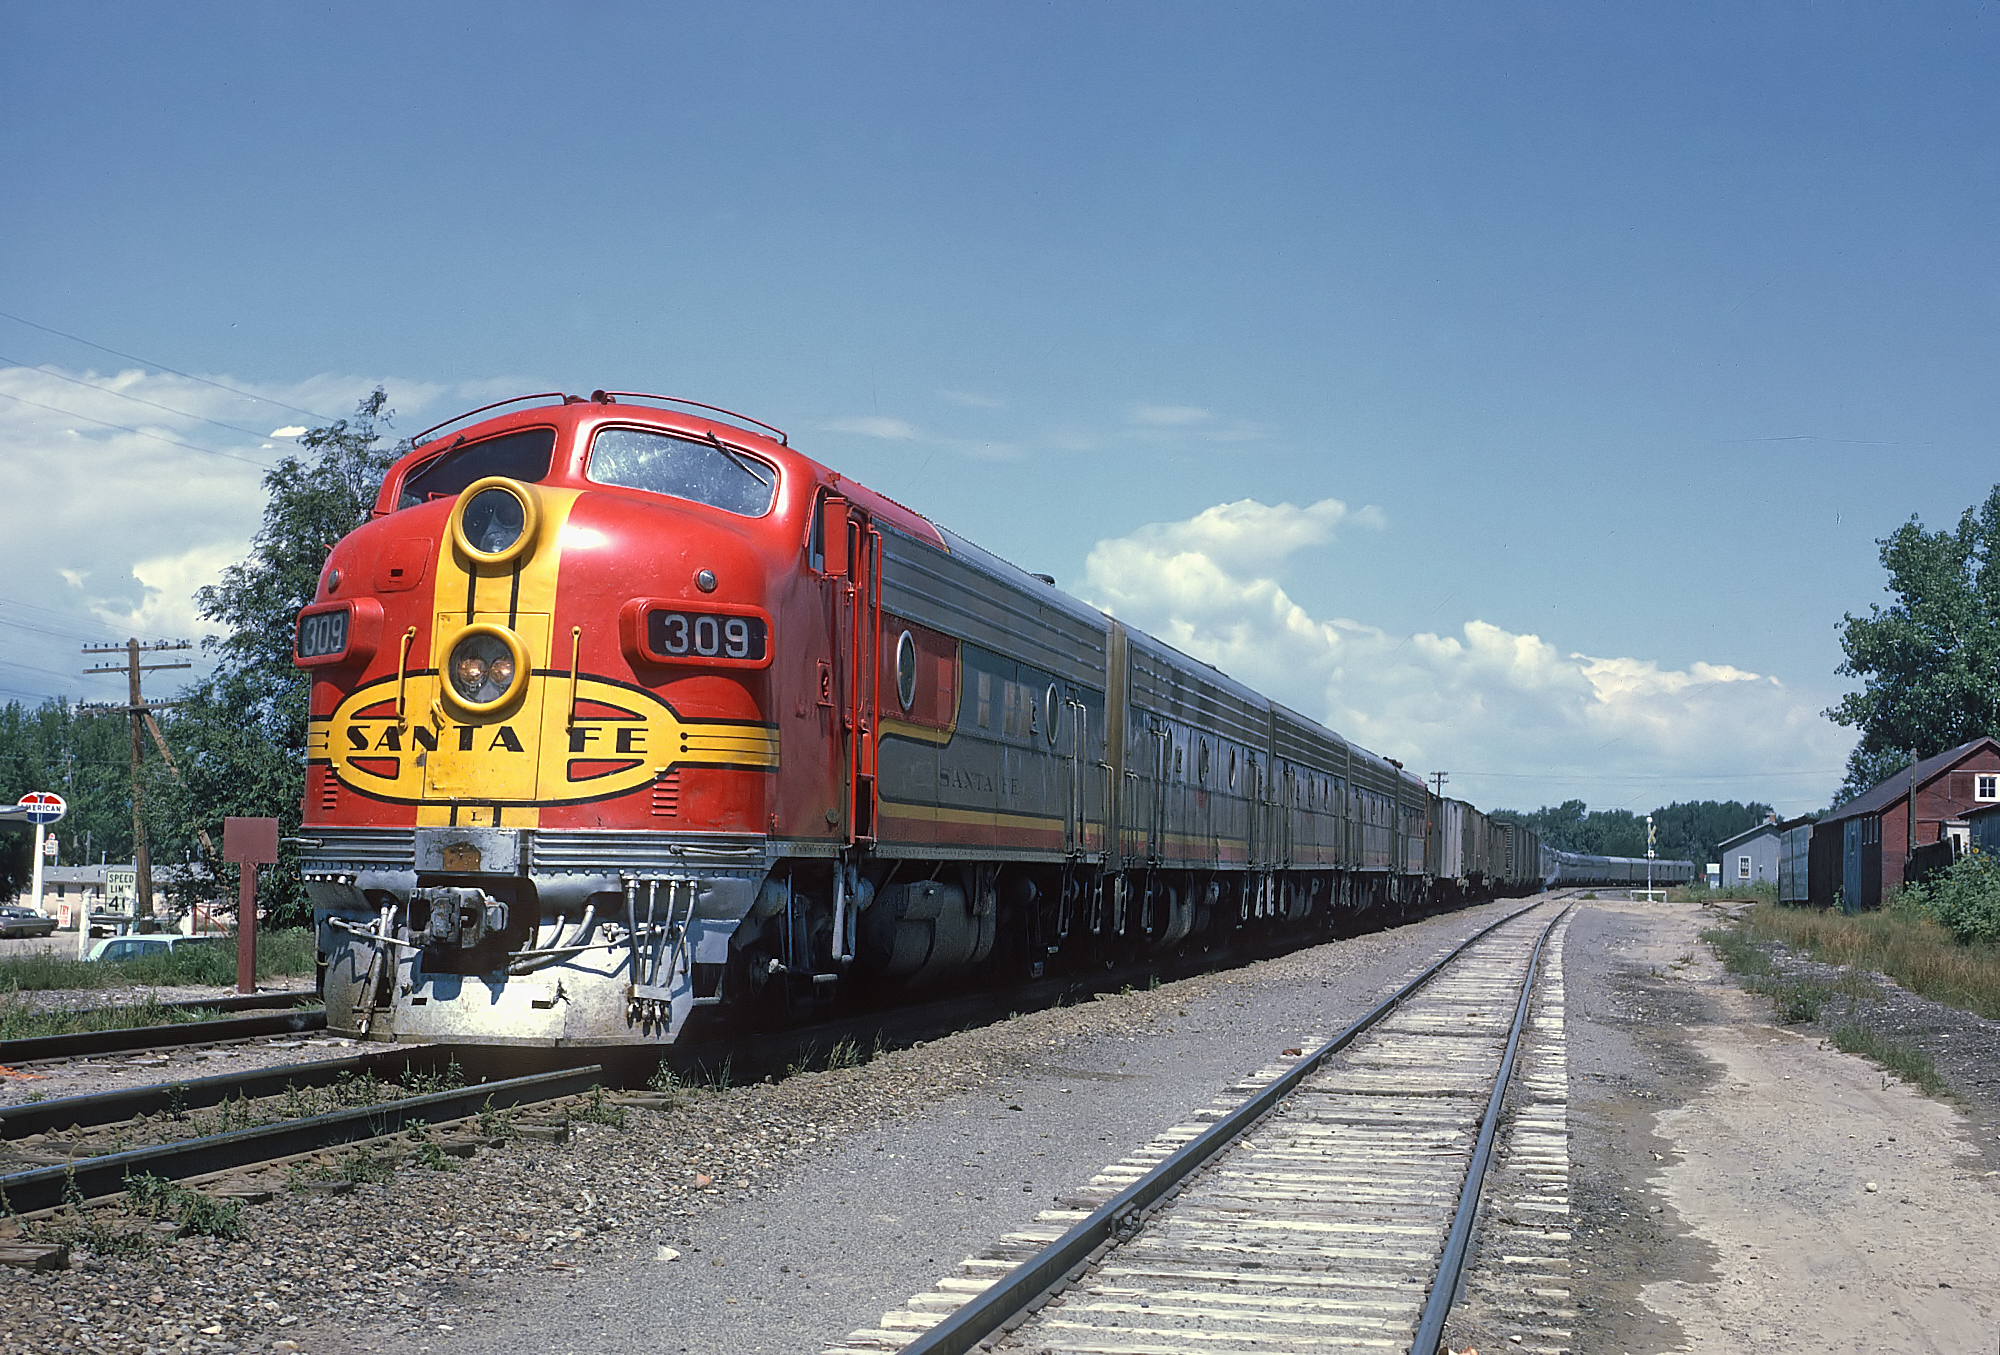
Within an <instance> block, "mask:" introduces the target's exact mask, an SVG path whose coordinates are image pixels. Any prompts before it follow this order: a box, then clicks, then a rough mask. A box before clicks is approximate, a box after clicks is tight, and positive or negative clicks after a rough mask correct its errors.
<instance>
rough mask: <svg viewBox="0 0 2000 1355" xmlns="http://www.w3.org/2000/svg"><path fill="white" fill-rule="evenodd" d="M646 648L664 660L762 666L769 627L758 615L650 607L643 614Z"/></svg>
mask: <svg viewBox="0 0 2000 1355" xmlns="http://www.w3.org/2000/svg"><path fill="white" fill-rule="evenodd" d="M646 649H647V652H648V653H649V654H650V655H651V657H653V658H655V659H659V660H662V661H664V662H667V663H687V662H713V663H740V664H755V665H762V664H764V663H766V662H767V661H769V659H770V657H771V628H770V625H769V623H768V622H766V621H765V620H764V618H763V617H761V616H745V615H739V614H734V613H725V612H696V611H685V610H678V609H677V610H672V611H669V610H666V609H664V608H659V609H652V610H649V611H647V613H646Z"/></svg>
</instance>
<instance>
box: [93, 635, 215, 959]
mask: <svg viewBox="0 0 2000 1355" xmlns="http://www.w3.org/2000/svg"><path fill="white" fill-rule="evenodd" d="M193 648H194V642H193V641H192V640H155V641H154V642H153V643H151V644H148V645H142V644H140V643H139V641H138V640H137V639H131V640H127V641H126V642H125V643H124V644H122V645H85V646H84V649H83V652H84V653H86V654H117V653H121V652H122V653H123V654H124V655H125V662H124V663H122V664H104V665H102V666H101V667H97V668H86V669H84V670H83V671H84V676H86V677H88V676H90V675H91V674H93V673H121V672H122V673H124V674H125V675H126V686H127V691H128V692H129V699H128V701H127V703H126V705H125V706H124V708H123V709H124V711H125V714H126V716H127V718H128V721H129V723H130V726H131V735H132V864H133V866H134V868H135V871H136V873H137V875H138V877H139V881H138V898H137V900H136V901H135V902H134V903H133V905H132V915H133V916H134V917H151V916H152V915H153V863H152V859H151V857H150V856H149V855H148V853H147V851H146V819H145V815H144V812H143V809H144V804H145V788H144V782H143V772H144V768H145V761H146V731H147V730H150V731H151V732H152V735H153V738H154V739H155V740H156V741H157V742H158V743H159V745H160V751H161V752H162V753H164V752H165V751H166V746H167V744H166V739H165V738H164V737H163V736H162V735H161V733H160V726H159V722H158V721H156V720H155V719H154V718H153V715H152V712H153V710H154V709H155V708H156V707H158V706H170V705H172V704H173V702H171V701H162V702H154V703H153V704H152V705H151V706H149V705H148V704H147V702H146V698H145V695H144V693H142V692H141V691H140V690H139V680H140V677H141V675H142V674H146V673H157V672H159V671H160V670H161V669H164V668H192V667H194V665H193V664H192V663H189V662H188V661H186V660H185V659H183V660H180V661H178V662H174V663H140V662H139V656H140V655H141V654H157V653H160V652H162V651H165V650H182V649H193ZM111 709H113V710H116V709H119V707H116V706H113V707H111ZM171 761H172V759H169V762H171ZM87 931H88V929H87V928H86V932H87Z"/></svg>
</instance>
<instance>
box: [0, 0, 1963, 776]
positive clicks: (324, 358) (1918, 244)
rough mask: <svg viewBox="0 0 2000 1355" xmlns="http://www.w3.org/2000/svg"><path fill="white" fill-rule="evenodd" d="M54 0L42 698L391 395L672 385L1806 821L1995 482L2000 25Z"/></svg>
mask: <svg viewBox="0 0 2000 1355" xmlns="http://www.w3.org/2000/svg"><path fill="white" fill-rule="evenodd" d="M0 22H4V23H5V25H6V30H5V31H6V32H7V33H8V34H9V38H10V40H9V42H7V43H6V44H4V45H0V71H4V73H5V75H6V77H7V78H6V79H5V80H4V81H0V109H4V110H5V111H4V126H5V127H6V129H7V134H6V136H5V139H4V141H0V155H4V156H5V161H4V164H5V169H6V173H7V178H8V182H9V183H10V184H13V185H15V186H16V191H15V192H14V193H12V194H11V195H10V196H9V198H8V200H7V201H5V202H4V203H0V233H4V234H0V239H4V240H5V242H6V244H7V245H8V246H9V248H8V249H7V257H8V259H9V260H10V266H9V267H8V269H7V274H6V281H5V284H4V285H0V439H4V442H0V445H4V446H6V447H7V448H8V452H7V454H6V456H5V457H4V458H0V492H4V494H5V495H6V502H8V504H9V505H10V509H9V519H10V529H9V531H8V532H6V533H5V534H4V535H5V538H6V539H5V540H4V541H0V563H4V564H5V566H6V577H7V583H6V584H5V585H4V586H0V700H7V699H20V700H27V701H32V700H35V699H37V698H39V697H41V696H43V695H61V696H65V697H76V698H82V699H112V698H115V697H116V696H117V695H118V694H119V693H117V692H115V691H112V690H111V688H110V686H109V685H107V684H110V683H111V682H112V681H113V680H110V679H105V678H89V679H86V678H83V677H82V676H80V675H79V670H80V669H81V668H82V667H84V666H86V665H85V663H84V662H83V656H81V655H80V654H78V653H77V650H78V649H79V648H80V647H81V646H82V645H84V644H92V643H111V642H117V641H120V640H123V639H124V638H125V636H126V635H127V634H130V633H135V632H136V633H138V634H140V635H141V636H142V637H145V638H150V637H151V636H152V635H154V634H163V635H174V636H193V635H197V634H198V633H199V631H198V630H197V629H196V628H195V618H194V616H193V611H192V605H191V598H192V594H193V591H194V590H195V589H196V588H198V587H199V586H200V585H201V584H203V583H205V582H210V581H213V579H214V578H215V577H216V575H217V574H218V572H219V571H220V569H221V568H223V567H224V566H226V565H227V564H228V563H230V562H231V561H233V560H235V559H238V558H241V556H242V554H243V552H244V549H245V547H246V544H247V542H248V539H249V536H250V534H251V533H252V532H254V530H255V529H256V525H257V518H258V512H259V509H260V507H261V491H260V489H259V486H258V479H259V476H260V475H261V474H262V471H263V469H264V468H267V467H268V466H269V465H271V464H272V463H273V461H274V459H275V458H276V457H277V456H279V455H282V454H284V453H285V452H286V451H289V450H292V449H293V448H294V447H295V446H296V444H295V443H293V442H292V441H291V437H292V436H294V435H295V434H294V433H293V431H292V430H296V429H299V428H302V427H305V426H311V425H313V424H315V423H318V422H321V421H323V420H325V419H328V418H336V417H340V416H343V415H345V414H347V413H349V412H351V410H352V408H353V406H354V403H355V402H356V401H357V400H358V399H360V398H361V397H362V396H364V395H365V394H366V393H367V391H368V390H370V389H372V388H373V387H374V386H375V385H376V384H378V383H379V384H381V385H383V386H384V387H385V388H386V389H387V390H388V391H389V393H390V398H391V404H392V405H393V406H394V407H395V409H396V411H397V416H396V421H395V425H394V431H395V432H396V433H397V434H407V433H410V432H414V431H416V430H417V429H419V428H422V427H423V426H425V425H427V424H429V423H432V422H435V421H436V420H438V419H442V418H445V417H448V416H450V415H451V414H454V413H456V412H458V411H459V410H460V409H463V408H467V407H470V406H472V405H476V404H480V403H483V402H485V401H486V400H491V399H498V398H504V397H506V396H509V395H514V394H520V393H524V392H527V391H533V390H550V389H566V390H571V391H579V392H588V391H589V390H591V389H594V388H598V387H606V388H613V389H617V388H624V389H638V390H658V391H663V392H664V393H668V394H678V395H685V396H689V397H691V398H694V399H699V400H705V401H709V402H712V403H714V404H718V405H723V406H727V407H731V408H736V409H740V410H742V411H744V412H745V413H747V414H750V415H753V416H755V417H757V418H759V419H765V420H768V421H769V422H771V423H774V424H778V425H780V426H782V427H786V428H787V429H788V430H789V431H790V432H791V434H792V437H793V442H794V444H795V445H797V446H799V447H800V448H801V450H803V451H805V452H807V453H808V454H809V455H812V456H814V457H816V458H817V459H819V460H821V461H824V462H826V463H828V464H829V465H833V466H835V467H837V468H839V469H841V470H842V471H843V473H848V474H851V475H853V476H854V477H855V478H857V479H860V480H862V481H863V482H864V483H867V484H869V485H870V486H872V487H873V488H875V489H877V490H879V491H881V492H883V493H886V494H888V495H890V496H892V497H894V498H896V499H898V500H900V501H902V502H905V503H908V504H909V505H910V506H911V507H913V508H915V509H917V510H918V511H920V512H924V513H926V514H927V515H928V516H931V517H933V518H934V519H935V520H937V521H939V522H941V523H943V524H945V525H947V526H950V527H952V528H953V529H954V530H957V531H960V532H962V533H964V534H965V535H966V536H968V537H969V538H971V539H972V540H974V541H977V542H979V543H980V544H982V545H984V546H986V547H988V548H989V549H992V550H994V551H996V552H997V553H999V554H1001V555H1003V556H1005V557H1006V558H1009V559H1011V560H1014V561H1015V562H1017V563H1019V564H1021V565H1022V566H1023V567H1025V568H1028V569H1030V570H1035V571H1039V572H1047V573H1052V574H1055V575H1056V576H1057V577H1058V579H1059V580H1060V582H1061V585H1062V586H1063V587H1064V588H1065V589H1066V590H1067V591H1070V592H1072V593H1074V594H1076V595H1077V596H1079V597H1082V598H1084V599H1085V600H1086V601H1089V602H1092V603H1093V604H1095V605H1099V606H1104V607H1106V608H1107V609H1109V610H1112V611H1114V612H1115V613H1116V614H1118V615H1119V616H1121V617H1122V618H1124V619H1126V620H1128V621H1129V622H1131V623H1132V624H1135V625H1138V626H1140V627H1141V628H1143V629H1146V630H1148V631H1150V632H1152V633H1154V634H1156V635H1159V636H1160V637H1161V638H1162V639H1164V640H1166V641H1167V642H1168V643H1171V644H1174V645H1176V646H1177V647H1179V648H1181V649H1183V650H1185V651H1187V652H1188V653H1190V654H1193V655H1194V656H1195V657H1197V658H1200V659H1203V660H1205V661H1208V662H1213V663H1216V664H1217V665H1218V666H1219V667H1222V668H1224V669H1225V670H1226V671H1229V672H1230V673H1232V675H1234V676H1236V677H1238V678H1239V679H1241V680H1243V681H1245V682H1248V683H1250V684H1251V685H1252V686H1255V687H1258V688H1259V689H1260V690H1263V691H1265V692H1267V693H1268V694H1270V695H1271V696H1273V697H1274V698H1275V699H1278V700H1281V701H1283V702H1285V704H1287V705H1289V706H1292V707H1293V708H1295V709H1298V710H1300V711H1302V712H1303V713H1305V714H1307V715H1310V716H1313V717H1314V718H1317V719H1321V720H1323V721H1325V722H1327V723H1328V724H1329V725H1331V726H1332V727H1333V728H1335V729H1337V730H1339V731H1341V732H1342V733H1343V734H1345V735H1347V736H1349V737H1352V738H1354V739H1356V740H1357V741H1358V742H1361V743H1362V744H1364V745H1366V746H1368V747H1370V748H1374V749H1376V750H1377V751H1380V752H1384V753H1388V754H1390V755H1393V756H1398V757H1403V758H1404V759H1405V760H1406V761H1409V762H1410V765H1411V766H1412V767H1413V768H1419V767H1420V768H1421V769H1422V770H1424V771H1431V770H1448V771H1449V772H1450V773H1451V781H1450V784H1449V790H1450V792H1451V793H1454V794H1459V795H1463V796H1465V797H1466V798H1469V799H1472V800H1473V801H1474V802H1476V803H1479V804H1482V805H1486V806H1494V805H1510V806H1512V807H1516V808H1522V809H1527V808H1533V807H1535V806H1536V805H1540V804H1556V803H1560V802H1561V801H1563V800H1565V799H1571V798H1578V799H1583V800H1585V801H1586V802H1588V803H1589V804H1590V805H1591V806H1592V807H1593V808H1607V809H1609V808H1628V809H1634V810H1638V811H1643V810H1645V809H1650V808H1652V807H1654V806H1655V805H1657V804H1664V803H1667V802H1669V801H1671V800H1677V799H1678V800H1690V799H1724V800H1726V799H1741V800H1746V801H1747V800H1762V801H1765V802H1768V803H1772V804H1774V805H1776V806H1777V807H1778V808H1779V809H1780V811H1781V812H1784V813H1788V814H1789V813H1795V812H1799V811H1803V810H1808V809H1815V808H1819V807H1821V806H1823V805H1826V804H1827V803H1829V801H1830V799H1831V796H1832V794H1833V792H1834V790H1835V788H1837V787H1838V785H1839V783H1840V780H1841V776H1842V770H1843V768H1842V764H1843V762H1844V759H1845V756H1846V753H1847V751H1848V749H1849V748H1850V747H1851V746H1852V743H1853V738H1854V736H1853V733H1852V731H1848V730H1844V729H1841V728H1840V727H1838V726H1834V725H1832V724H1831V723H1830V722H1828V721H1827V720H1825V719H1824V717H1823V716H1822V715H1821V714H1820V712H1821V711H1823V710H1824V709H1825V708H1826V707H1828V706H1830V705H1832V704H1833V703H1834V702H1835V701H1837V700H1838V699H1839V697H1840V695H1841V694H1842V693H1843V692H1844V691H1846V690H1849V688H1850V684H1849V683H1847V682H1846V681H1844V680H1842V679H1840V678H1839V677H1838V676H1837V675H1836V673H1835V672H1834V669H1835V666H1836V665H1837V664H1838V663H1839V661H1840V651H1839V646H1838V641H1837V634H1836V629H1835V628H1836V626H1837V624H1838V623H1839V621H1840V619H1841V615H1842V613H1843V612H1857V613H1858V612H1863V611H1865V610H1866V609H1867V607H1868V606H1869V605H1870V604H1871V603H1876V602H1882V601H1886V600H1887V599H1886V595H1885V594H1884V593H1883V590H1882V585H1883V574H1882V571H1881V568H1880V565H1879V563H1878V560H1877V556H1876V546H1875V542H1876V540H1877V539H1878V538H1880V537H1882V536H1885V535H1887V534H1888V533H1889V532H1891V531H1893V530H1894V529H1895V528H1896V527H1897V526H1899V525H1900V524H1901V523H1902V522H1904V521H1906V520H1908V519H1910V518H1911V517H1913V516H1914V517H1917V518H1919V519H1921V520H1922V521H1923V522H1924V523H1925V525H1926V526H1928V527H1930V528H1932V529H1936V528H1940V527H1946V526H1950V525H1951V524H1953V523H1955V522H1956V520H1957V517H1958V515H1959V513H1960V512H1962V511H1963V510H1964V509H1966V508H1967V507H1968V506H1971V505H1974V504H1976V503H1978V502H1980V501H1981V500H1983V498H1984V497H1985V495H1986V493H1987V492H1988V491H1989V489H1990V488H1991V487H1992V485H1993V483H1994V482H1995V481H1996V480H2000V470H1995V469H1993V468H1992V458H1991V457H1990V456H1988V455H1985V453H1986V452H1987V447H1988V443H1989V439H1988V436H1987V433H1988V430H1989V429H1990V428H1991V427H1992V425H1993V422H1994V414H1995V412H1996V399H1997V398H2000V397H1996V393H1995V390H1994V383H1993V382H1992V380H1991V378H1990V373H1991V371H1992V369H1993V359H1994V357H1995V356H1996V354H1995V343H1994V337H1995V336H1994V323H1993V322H1994V312H1995V308H1996V301H2000V294H1996V288H1995V269H1994V263H1995V244H1994V240H1993V233H1992V230H1991V222H1992V217H1993V207H1994V204H1995V201H1996V197H2000V193H1996V188H2000V174H1997V173H1996V170H2000V164H1996V156H1995V150H1994V148H1995V146H1996V145H2000V141H1996V139H1995V137H1994V135H1993V133H1994V131H1995V106H1994V104H1995V92H1994V89H1993V85H1992V81H1991V79H1990V72H1991V70H1992V69H1993V68H1994V57H1995V56H1996V55H2000V50H1997V49H2000V14H1996V11H1995V9H1994V7H1992V6H1982V5H1977V4H1969V3H1968V4H1945V5H1935V6H1928V7H1924V8H1922V9H1914V10H1896V11H1893V12H1891V11H1884V10H1881V9H1878V8H1875V7H1870V6H1866V5H1860V4H1852V5H1820V6H1803V5H1799V6H1774V7H1769V8H1759V9H1754V10H1753V9H1747V8H1744V7H1735V6H1727V5H1707V6H1690V7H1684V8H1679V9H1675V10H1673V11H1671V12H1666V11H1651V10H1637V9H1619V10H1605V9H1603V8H1600V7H1593V6H1587V5H1582V4H1547V5H1527V6H1521V7H1513V8H1510V9H1509V10H1508V11H1506V12H1504V13H1502V12H1495V11H1492V10H1490V9H1487V8H1483V7H1478V6H1471V5H1443V4H1433V5H1415V6H1386V5H1384V6H1348V7H1339V8H1334V7H1317V6H1306V5H1273V6H1268V7H1261V8H1259V9H1257V10H1254V11H1248V12H1231V13H1226V14H1225V13H1223V12H1221V11H1215V10H1210V9H1206V8H1203V7H1199V6H1175V5H1165V6H1153V7H1147V8H1145V9H1143V10H1141V9H1133V8H1125V7H1118V6H1088V7H1086V6H1074V7H1053V8H1050V9H1048V10H1045V11H1038V12H1036V13H1033V14H1029V13H1026V12H1024V11H1018V10H1015V9H1013V8H1010V7H1003V6H967V7H958V8H955V9H953V10H951V11H949V12H941V11H936V10H934V9H930V8H926V7H921V6H914V5H889V4H877V5H856V6H851V7H844V8H842V9H841V10H839V11H837V12H834V11H822V10H818V9H811V8H805V7H790V6H780V5H769V6H759V7H753V8H742V9H738V8H731V7H720V6H668V7H639V6H621V5H606V6H603V7H602V8H601V9H598V10H594V11H593V21H592V22H591V23H589V24H577V25H568V26H564V25H550V24H548V23H546V22H545V21H544V16H543V15H542V14H541V12H540V11H537V10H534V9H530V8H527V7H523V6H511V5H494V6H471V5H428V6H423V7H417V8H407V7H397V8H392V7H389V6H385V5H356V6H351V7H344V8H343V10H342V11H341V12H340V13H338V14H332V13H328V14H315V13H307V12H304V11H297V10H291V9H271V8H266V7H258V6H251V5H239V6H230V5H222V6H216V7H213V8H205V9H203V10H200V11H186V12H182V11H172V10H161V9H157V8H154V7H148V6H142V5H107V6H102V7H93V8H91V9H89V10H82V11H73V10H65V9H55V10H50V9H46V8H41V7H31V6H28V5H25V4H17V3H3V4H0ZM607 34H615V39H613V38H607V37H606V35H607ZM94 345H97V346H94ZM107 349H109V350H114V351H106V350H107ZM225 388H227V389H225ZM245 393H247V395H246V394H245ZM251 397H254V398H251ZM141 402H143V403H141ZM280 434H283V435H282V436H281V435H280ZM171 676H172V675H170V674H162V675H160V677H161V678H162V679H167V678H171ZM170 688H171V683H170V682H165V681H162V682H160V683H159V685H157V686H153V685H150V684H149V688H148V690H149V692H158V693H161V694H164V693H165V692H167V691H168V690H170Z"/></svg>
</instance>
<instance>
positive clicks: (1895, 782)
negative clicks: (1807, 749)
mask: <svg viewBox="0 0 2000 1355" xmlns="http://www.w3.org/2000/svg"><path fill="white" fill-rule="evenodd" d="M1988 747H1990V748H1992V749H1993V750H1994V751H1995V752H2000V740H1996V739H1993V738H1991V737H1989V736H1987V735H1983V734H1982V735H1981V736H1980V737H1978V738H1976V739H1973V740H1972V741H1971V742H1969V743H1961V744H1960V745H1959V746H1958V747H1956V748H1947V749H1945V751H1944V752H1942V753H1938V754H1935V755H1934V756H1931V757H1927V758H1925V759H1924V760H1923V761H1922V762H1919V763H1918V764H1917V766H1916V777H1915V779H1916V783H1917V784H1918V785H1920V786H1926V785H1929V784H1930V783H1931V782H1932V781H1935V780H1936V779H1937V778H1938V777H1940V776H1942V775H1943V774H1944V773H1946V772H1948V771H1950V770H1951V769H1952V768H1953V767H1956V766H1957V765H1958V764H1959V763H1961V762H1963V761H1965V760H1966V759H1967V758H1969V757H1971V756H1972V755H1973V754H1974V753H1976V752H1978V751H1979V750H1980V749H1981V748H1988ZM1910 781H1911V775H1910V769H1909V768H1908V767H1905V768H1904V769H1903V770H1902V771H1900V772H1894V773H1891V774H1890V775H1889V776H1888V777H1886V778H1885V779H1883V780H1882V781H1880V782H1878V783H1877V784H1875V785H1873V786H1871V787H1869V788H1868V789H1867V790H1865V791H1863V792H1861V794H1859V795H1857V796H1855V797H1854V798H1853V799H1852V800H1849V801H1848V802H1847V803H1846V804H1844V805H1841V806H1839V807H1838V808H1836V809H1834V810H1833V811H1832V812H1831V813H1829V814H1828V815H1827V816H1826V817H1825V818H1823V819H1821V820H1820V822H1821V823H1839V822H1840V821H1841V820H1843V819H1852V818H1856V817H1858V816H1860V815H1862V814H1879V813H1881V812H1882V811H1883V810H1885V809H1887V808H1888V807H1889V806H1890V805H1894V804H1901V803H1902V801H1903V798H1904V797H1905V796H1906V795H1907V794H1908V793H1909V789H1910Z"/></svg>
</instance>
